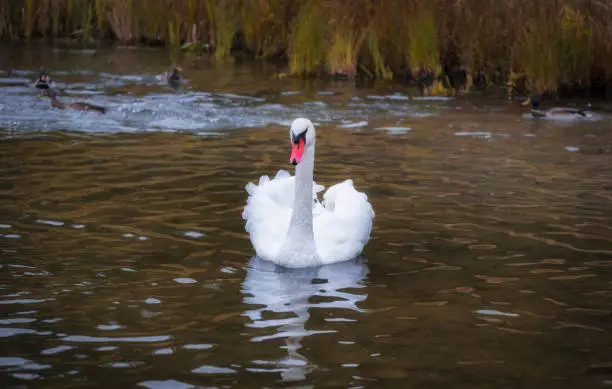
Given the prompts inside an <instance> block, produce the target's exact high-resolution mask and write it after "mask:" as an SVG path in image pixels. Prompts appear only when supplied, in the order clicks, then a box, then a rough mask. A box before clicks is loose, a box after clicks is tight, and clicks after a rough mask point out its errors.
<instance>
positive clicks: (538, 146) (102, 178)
mask: <svg viewBox="0 0 612 389" xmlns="http://www.w3.org/2000/svg"><path fill="white" fill-rule="evenodd" d="M172 59H173V58H169V57H168V55H167V54H166V53H165V52H164V51H161V50H152V49H141V50H132V49H121V48H115V49H98V50H94V51H78V50H75V51H68V50H53V49H45V48H37V47H32V48H27V49H23V48H16V47H6V46H5V47H2V48H0V137H1V138H2V140H1V141H0V155H1V171H2V175H1V177H0V196H1V197H0V198H1V200H0V201H1V202H0V209H1V212H0V250H1V252H2V257H1V258H2V260H1V264H2V265H1V268H0V292H1V296H0V338H2V339H1V340H2V343H3V345H2V348H1V352H0V377H1V378H0V381H1V382H2V387H4V388H49V387H62V388H86V387H92V388H93V387H96V388H98V387H99V388H112V387H146V388H154V389H161V388H164V389H166V388H172V389H174V388H190V387H194V388H272V387H281V388H332V387H334V388H451V387H452V388H543V387H555V388H599V387H602V388H605V387H612V336H611V333H610V332H611V331H612V325H611V324H612V156H611V148H612V131H610V129H611V128H612V120H611V117H612V116H611V115H610V113H609V112H610V110H609V109H606V105H605V104H604V103H601V104H600V107H603V109H600V110H598V111H597V112H596V114H594V116H593V117H591V118H589V119H588V120H583V121H565V122H556V121H551V120H535V119H533V118H530V117H529V116H528V115H526V114H525V109H524V108H525V107H521V106H520V103H519V101H508V100H505V99H503V98H492V97H487V96H482V95H474V96H471V97H458V98H456V99H436V98H429V99H428V98H420V97H419V96H418V93H416V91H415V90H414V89H411V88H409V87H406V86H401V85H387V84H383V85H371V86H360V87H359V88H358V87H356V86H355V83H348V82H324V81H316V82H305V81H292V80H277V79H274V78H271V77H270V75H271V74H272V73H274V72H276V71H279V69H275V68H271V66H270V65H265V66H264V65H227V66H221V67H214V66H212V65H207V64H200V65H198V66H197V67H188V66H183V67H184V68H185V72H184V76H185V78H186V80H187V83H186V84H185V85H183V86H182V87H181V88H180V89H178V90H174V89H171V88H169V87H166V86H164V85H160V84H159V83H158V82H156V81H155V78H154V76H155V74H157V73H159V72H162V71H164V70H167V69H168V67H169V66H170V61H171V60H172ZM179 60H180V58H179ZM41 65H44V66H46V67H48V68H49V70H50V71H51V76H52V77H53V79H54V80H55V82H56V83H57V87H58V89H60V90H61V96H60V99H62V100H63V101H76V100H87V101H90V102H92V103H95V104H99V105H104V106H105V107H107V109H108V113H107V114H106V115H99V114H96V113H82V112H75V111H69V110H65V111H61V110H55V109H52V108H51V105H50V102H49V100H48V99H46V98H43V97H40V96H39V94H38V92H37V91H36V90H35V89H34V88H32V87H27V86H26V85H25V84H24V83H30V84H31V83H32V82H33V80H34V79H35V78H36V75H37V73H38V69H39V68H40V66H41ZM594 105H595V104H594ZM606 112H608V113H606ZM299 116H304V117H308V118H310V119H312V120H313V122H315V125H316V126H317V160H316V166H315V179H316V180H317V182H319V183H321V184H323V185H326V186H329V185H331V184H334V183H336V182H338V181H341V180H344V179H346V178H352V179H353V180H354V182H355V186H356V188H357V189H358V190H360V191H364V192H365V193H367V195H368V197H369V199H370V201H371V203H372V204H373V207H374V210H375V212H376V217H375V219H374V228H373V231H372V238H371V240H370V242H369V244H368V245H367V246H366V248H365V250H364V253H363V257H361V258H357V259H355V260H353V261H348V262H344V263H340V264H336V265H333V266H327V267H322V268H318V269H302V270H287V269H279V268H275V267H274V266H273V265H271V264H270V263H267V262H265V261H261V260H258V259H256V258H253V255H254V251H253V248H252V246H251V244H250V242H249V239H248V236H247V234H246V233H245V231H244V221H243V220H242V218H241V212H242V209H243V207H244V205H245V202H246V198H247V193H246V191H245V189H244V187H245V185H246V184H247V183H248V182H249V181H255V182H256V181H257V180H258V179H259V177H260V176H261V175H264V174H268V175H274V174H275V173H276V171H277V170H279V169H287V170H292V169H291V167H290V166H289V165H288V158H289V154H290V148H289V142H288V125H289V124H290V123H291V121H292V120H293V119H294V118H296V117H299Z"/></svg>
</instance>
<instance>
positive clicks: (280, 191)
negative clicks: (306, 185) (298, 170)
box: [242, 170, 325, 260]
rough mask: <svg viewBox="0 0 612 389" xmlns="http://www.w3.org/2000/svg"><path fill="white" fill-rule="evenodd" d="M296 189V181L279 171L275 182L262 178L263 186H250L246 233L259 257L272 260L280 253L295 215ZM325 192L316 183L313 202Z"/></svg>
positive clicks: (248, 187)
mask: <svg viewBox="0 0 612 389" xmlns="http://www.w3.org/2000/svg"><path fill="white" fill-rule="evenodd" d="M294 188H295V177H292V176H291V175H290V174H289V172H287V171H286V170H279V171H278V173H276V176H275V177H274V178H273V179H272V180H270V178H269V177H268V176H261V177H260V179H259V184H257V185H255V184H253V183H251V182H249V183H248V184H247V186H246V191H247V192H248V194H249V197H248V199H247V204H246V206H245V207H244V210H243V212H242V218H243V219H244V220H245V221H246V226H245V229H246V231H247V232H248V233H249V236H250V238H251V243H252V244H253V247H254V248H255V252H256V253H257V255H258V256H259V257H262V258H264V259H268V260H272V259H274V258H275V257H276V255H277V253H278V251H279V250H280V246H281V244H282V243H283V241H284V240H285V237H286V236H287V231H288V229H289V222H290V220H291V214H292V212H293V199H294V190H295V189H294ZM324 188H325V187H324V186H322V185H317V184H316V183H315V184H314V185H313V199H316V198H317V192H320V191H322V190H323V189H324Z"/></svg>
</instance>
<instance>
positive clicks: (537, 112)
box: [523, 95, 591, 119]
mask: <svg viewBox="0 0 612 389" xmlns="http://www.w3.org/2000/svg"><path fill="white" fill-rule="evenodd" d="M541 101H542V96H540V95H532V96H531V97H529V98H528V99H527V100H525V102H523V105H527V104H530V103H531V115H533V117H537V118H559V119H564V118H583V117H586V116H587V113H586V110H587V109H589V108H590V107H591V104H588V105H587V106H586V107H585V108H569V107H563V108H561V107H556V108H551V109H548V110H542V109H540V108H539V107H540V102H541Z"/></svg>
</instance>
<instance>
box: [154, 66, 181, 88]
mask: <svg viewBox="0 0 612 389" xmlns="http://www.w3.org/2000/svg"><path fill="white" fill-rule="evenodd" d="M182 71H183V69H182V68H181V67H180V66H176V67H174V68H173V69H172V71H171V72H164V73H162V74H159V75H157V76H156V78H157V79H158V80H165V81H166V82H167V83H168V85H170V86H179V84H180V83H181V76H180V74H179V73H180V72H182Z"/></svg>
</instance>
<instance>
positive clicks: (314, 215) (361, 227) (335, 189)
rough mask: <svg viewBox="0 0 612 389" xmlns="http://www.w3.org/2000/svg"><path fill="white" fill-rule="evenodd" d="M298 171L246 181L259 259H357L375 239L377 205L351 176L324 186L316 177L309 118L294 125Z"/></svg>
mask: <svg viewBox="0 0 612 389" xmlns="http://www.w3.org/2000/svg"><path fill="white" fill-rule="evenodd" d="M289 140H290V144H291V156H290V158H289V162H290V163H291V165H293V166H294V167H295V175H294V176H291V174H290V173H289V172H288V171H286V170H282V169H281V170H279V171H278V172H277V174H276V176H275V177H274V178H273V179H272V180H270V178H269V177H268V176H267V175H263V176H261V177H260V179H259V183H258V184H254V183H252V182H249V183H248V184H247V185H246V188H245V189H246V192H247V193H248V198H247V202H246V206H245V207H244V209H243V212H242V218H243V219H244V220H245V230H246V231H247V232H248V234H249V238H250V241H251V243H252V245H253V247H254V249H255V253H256V255H257V257H259V258H261V259H264V260H267V261H269V262H273V263H275V264H276V265H278V266H281V267H285V268H307V267H318V266H323V265H329V264H332V263H337V262H343V261H347V260H350V259H354V258H356V257H358V256H359V255H360V254H361V252H362V250H363V248H364V247H365V245H366V244H367V243H368V241H369V239H370V234H371V231H372V223H373V219H374V216H375V214H374V209H373V207H372V205H371V204H370V202H369V201H368V196H367V195H366V194H365V193H363V192H359V191H357V190H356V189H355V187H354V185H353V180H352V179H347V180H345V181H343V182H340V183H338V184H335V185H333V186H331V187H329V188H328V189H327V191H326V192H325V193H324V194H323V201H319V200H318V193H319V192H321V191H323V190H324V189H325V187H324V186H323V185H319V184H317V183H316V182H314V181H313V174H314V162H315V144H316V133H315V127H314V125H313V123H312V122H311V121H310V120H309V119H306V118H297V119H295V120H294V121H293V122H292V124H291V127H290V129H289Z"/></svg>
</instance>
